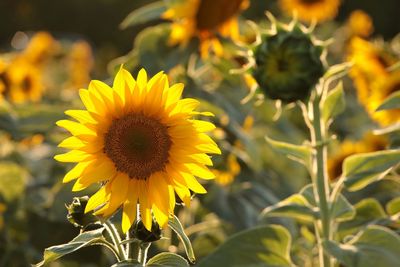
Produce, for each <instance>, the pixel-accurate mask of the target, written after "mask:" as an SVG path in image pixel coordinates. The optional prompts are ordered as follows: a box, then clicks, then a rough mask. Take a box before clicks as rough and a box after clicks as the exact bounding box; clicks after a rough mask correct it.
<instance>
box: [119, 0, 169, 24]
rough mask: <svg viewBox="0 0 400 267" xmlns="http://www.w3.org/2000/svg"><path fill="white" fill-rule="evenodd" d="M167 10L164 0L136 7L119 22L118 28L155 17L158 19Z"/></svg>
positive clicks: (141, 22) (144, 21)
mask: <svg viewBox="0 0 400 267" xmlns="http://www.w3.org/2000/svg"><path fill="white" fill-rule="evenodd" d="M166 10H167V7H166V6H165V3H164V1H158V2H153V3H151V4H148V5H145V6H143V7H140V8H138V9H135V10H133V11H132V12H131V13H129V14H128V16H127V17H126V18H125V19H124V20H123V21H122V22H121V25H120V28H121V29H126V28H128V27H131V26H136V25H139V24H143V23H146V22H149V21H152V20H155V19H160V18H161V15H162V14H163V13H164V12H165V11H166Z"/></svg>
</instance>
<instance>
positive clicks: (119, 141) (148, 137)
mask: <svg viewBox="0 0 400 267" xmlns="http://www.w3.org/2000/svg"><path fill="white" fill-rule="evenodd" d="M170 147H171V138H170V136H169V135H168V131H167V127H166V126H165V125H163V124H161V122H160V121H158V120H157V119H154V118H151V117H147V116H145V115H143V114H127V115H125V116H123V117H121V118H119V119H116V120H114V121H113V123H112V124H111V126H110V128H109V130H108V132H107V133H106V135H105V138H104V152H105V153H106V155H107V156H108V157H109V158H110V159H111V160H112V161H113V162H114V164H115V166H116V168H117V170H119V171H121V172H124V173H126V174H128V175H129V177H130V178H132V179H133V178H134V179H147V178H148V177H150V175H151V174H153V173H155V172H158V171H161V170H163V169H164V167H165V164H166V163H167V162H168V156H169V149H170Z"/></svg>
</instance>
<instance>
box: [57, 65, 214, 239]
mask: <svg viewBox="0 0 400 267" xmlns="http://www.w3.org/2000/svg"><path fill="white" fill-rule="evenodd" d="M182 91H183V84H179V83H178V84H174V85H172V86H169V84H168V80H167V76H166V75H165V74H163V73H162V72H160V73H158V74H156V75H155V76H154V77H152V78H151V79H149V80H148V79H147V74H146V71H145V70H144V69H142V70H140V72H139V74H138V76H137V80H134V78H133V77H132V76H131V74H130V73H129V72H128V71H126V70H125V69H123V68H121V69H120V71H119V72H118V73H117V75H116V77H115V80H114V84H113V87H112V88H111V87H109V86H108V85H106V84H104V83H102V82H100V81H92V82H91V83H90V84H89V89H87V90H86V89H81V90H80V91H79V95H80V97H81V99H82V102H83V103H84V105H85V107H86V110H69V111H67V112H66V114H67V115H69V116H71V117H72V118H74V119H76V120H77V122H75V121H70V120H61V121H58V122H57V125H59V126H60V127H63V128H65V129H66V130H68V131H69V132H70V133H71V134H72V135H73V136H72V137H69V138H67V139H65V140H64V141H63V142H61V143H60V145H59V146H60V147H63V148H68V149H71V151H70V152H68V153H65V154H61V155H57V156H55V159H56V160H58V161H61V162H76V163H77V165H76V166H75V167H74V168H73V169H72V170H70V171H69V172H68V173H67V174H66V175H65V177H64V180H63V181H64V182H69V181H72V180H74V179H77V180H76V182H75V185H74V186H73V189H72V190H73V191H79V190H82V189H85V188H87V187H88V186H89V185H91V184H93V183H98V182H101V183H102V186H101V188H100V189H99V190H98V191H97V192H96V193H95V194H94V195H93V196H92V197H91V198H90V199H89V201H88V203H87V206H86V209H85V211H86V212H89V211H93V210H94V211H95V214H96V215H101V216H103V217H109V216H111V215H112V214H113V213H115V212H116V210H117V209H118V208H119V207H120V206H123V215H122V229H123V231H124V232H126V231H127V230H128V229H129V228H130V227H131V225H132V224H133V223H134V222H135V220H136V213H137V204H139V211H140V217H141V218H140V219H141V220H142V221H143V223H144V225H145V227H146V229H148V230H150V229H151V225H152V218H153V216H154V218H155V219H156V221H157V222H158V223H159V224H160V225H161V226H165V225H166V223H167V221H168V218H169V215H170V214H172V213H173V210H174V206H175V193H176V194H177V195H178V196H179V198H180V199H182V200H183V201H184V202H185V204H189V201H190V191H189V190H191V191H193V192H195V193H206V190H205V189H204V187H203V186H202V185H201V184H200V183H199V182H198V181H197V180H196V178H195V177H199V178H202V179H213V178H214V177H215V175H214V174H213V173H212V172H211V171H210V170H209V169H208V167H207V166H211V165H212V162H211V159H210V157H209V156H208V155H207V154H206V153H214V154H220V153H221V151H220V150H219V148H218V146H217V145H216V143H215V142H214V141H213V140H212V139H211V138H210V137H209V136H208V135H207V134H206V133H205V132H208V131H211V130H213V129H214V128H215V127H214V125H213V124H212V123H210V122H206V121H202V120H197V119H194V118H193V117H194V116H195V115H206V116H210V115H212V114H211V113H209V112H197V111H194V109H195V108H196V107H198V106H199V101H197V100H195V99H191V98H185V99H180V97H181V94H182ZM138 219H139V218H138Z"/></svg>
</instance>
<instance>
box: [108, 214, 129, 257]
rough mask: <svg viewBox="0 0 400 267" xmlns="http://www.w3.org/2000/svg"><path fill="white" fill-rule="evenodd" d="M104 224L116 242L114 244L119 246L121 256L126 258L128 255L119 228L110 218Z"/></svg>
mask: <svg viewBox="0 0 400 267" xmlns="http://www.w3.org/2000/svg"><path fill="white" fill-rule="evenodd" d="M104 226H105V228H106V230H107V232H108V233H109V235H110V237H111V240H112V242H113V243H114V246H115V247H116V248H117V251H118V254H119V258H120V259H122V260H126V259H127V256H126V254H125V251H124V247H123V245H122V244H121V238H120V236H119V233H118V231H117V229H116V228H115V226H114V225H113V224H112V223H111V222H110V221H109V220H106V221H105V223H104Z"/></svg>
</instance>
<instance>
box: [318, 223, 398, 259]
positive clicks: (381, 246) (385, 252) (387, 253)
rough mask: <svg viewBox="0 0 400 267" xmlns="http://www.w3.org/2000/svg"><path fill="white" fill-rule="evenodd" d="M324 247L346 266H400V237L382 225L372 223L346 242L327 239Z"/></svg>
mask: <svg viewBox="0 0 400 267" xmlns="http://www.w3.org/2000/svg"><path fill="white" fill-rule="evenodd" d="M324 247H325V248H326V249H327V251H328V252H329V253H330V254H331V255H332V256H334V257H335V258H336V259H337V260H338V261H339V262H340V263H342V264H343V265H345V266H346V267H378V266H382V267H383V266H384V267H386V266H388V267H392V266H393V267H394V266H400V237H399V236H398V235H397V234H396V233H394V232H392V231H391V230H389V229H387V228H385V227H382V226H377V225H370V226H368V227H367V228H366V229H365V231H363V232H361V233H360V234H358V235H357V236H356V237H355V238H353V239H352V240H350V242H348V243H346V244H338V243H336V242H334V241H325V242H324Z"/></svg>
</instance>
